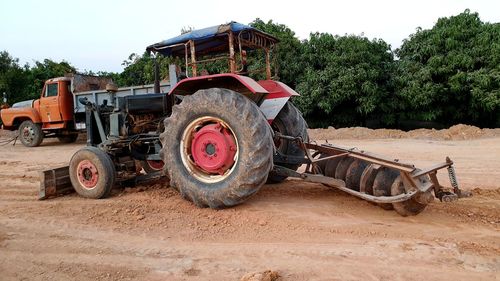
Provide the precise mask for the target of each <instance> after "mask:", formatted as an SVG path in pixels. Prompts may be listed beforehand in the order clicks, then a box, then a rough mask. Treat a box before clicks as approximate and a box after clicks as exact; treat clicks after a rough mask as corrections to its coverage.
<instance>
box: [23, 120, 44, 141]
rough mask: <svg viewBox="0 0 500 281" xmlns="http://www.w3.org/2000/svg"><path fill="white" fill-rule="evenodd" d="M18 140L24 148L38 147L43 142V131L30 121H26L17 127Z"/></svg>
mask: <svg viewBox="0 0 500 281" xmlns="http://www.w3.org/2000/svg"><path fill="white" fill-rule="evenodd" d="M19 138H20V139H21V142H22V143H23V145H24V146H28V147H35V146H39V145H40V144H41V143H42V141H43V131H42V126H41V125H40V124H35V123H33V122H32V121H31V120H26V121H23V123H21V126H19Z"/></svg>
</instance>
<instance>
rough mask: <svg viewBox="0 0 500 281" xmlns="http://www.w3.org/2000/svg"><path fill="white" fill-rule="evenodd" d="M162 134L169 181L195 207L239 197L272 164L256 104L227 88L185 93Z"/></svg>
mask: <svg viewBox="0 0 500 281" xmlns="http://www.w3.org/2000/svg"><path fill="white" fill-rule="evenodd" d="M164 124H165V132H164V133H162V134H161V135H160V139H161V143H162V154H163V162H164V163H165V172H166V174H167V175H168V177H169V178H170V185H171V186H172V187H174V188H176V189H177V190H179V192H180V193H181V195H182V197H183V198H185V199H187V200H190V201H192V202H194V203H195V204H196V205H197V206H199V207H207V206H208V207H210V208H223V207H229V206H234V205H237V204H240V203H242V202H243V201H245V200H246V199H247V198H249V197H250V196H251V195H253V194H255V193H256V192H257V191H258V190H259V189H260V187H261V186H262V185H263V184H264V183H265V182H266V180H267V176H268V173H269V171H270V170H271V169H272V165H273V163H272V153H273V140H272V136H271V129H270V127H269V126H268V125H267V121H266V119H265V118H264V116H263V114H262V113H261V112H260V110H259V108H258V107H257V105H256V104H255V103H254V102H252V101H251V100H250V99H248V98H246V97H244V96H243V95H241V94H238V93H236V92H234V91H231V90H227V89H218V88H213V89H206V90H199V91H197V92H196V93H194V94H193V95H190V96H186V97H184V99H183V101H182V102H181V103H180V104H179V105H176V106H174V107H173V110H172V115H171V116H170V117H168V118H166V119H165V121H164Z"/></svg>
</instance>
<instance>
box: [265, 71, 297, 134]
mask: <svg viewBox="0 0 500 281" xmlns="http://www.w3.org/2000/svg"><path fill="white" fill-rule="evenodd" d="M258 83H259V84H260V85H261V86H262V87H263V88H264V89H266V90H267V91H268V92H269V94H268V95H267V96H266V98H265V100H264V102H262V104H260V110H262V112H263V113H264V116H266V119H267V121H268V122H269V124H271V123H272V122H273V120H274V118H276V116H277V115H278V113H279V112H280V111H281V109H282V108H283V107H284V106H285V104H286V102H287V101H288V100H289V99H290V98H291V97H292V96H300V95H299V93H297V92H296V91H295V90H293V89H292V88H290V87H288V86H287V85H286V84H285V83H282V82H279V81H273V80H260V81H259V82H258Z"/></svg>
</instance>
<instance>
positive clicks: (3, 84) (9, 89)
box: [0, 51, 28, 104]
mask: <svg viewBox="0 0 500 281" xmlns="http://www.w3.org/2000/svg"><path fill="white" fill-rule="evenodd" d="M27 83H28V66H24V67H21V66H20V65H19V59H17V58H13V57H12V56H10V55H9V53H8V52H7V51H2V52H0V98H2V95H3V93H5V94H6V96H7V99H8V103H10V104H12V103H14V102H17V101H19V100H22V99H23V98H24V96H25V95H26V91H27V89H26V86H27ZM0 104H1V102H0Z"/></svg>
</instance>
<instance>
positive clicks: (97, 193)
mask: <svg viewBox="0 0 500 281" xmlns="http://www.w3.org/2000/svg"><path fill="white" fill-rule="evenodd" d="M69 177H70V179H71V184H72V185H73V187H74V188H75V190H76V192H77V193H78V194H80V195H81V196H83V197H86V198H92V199H100V198H105V197H107V196H108V195H109V194H110V193H111V189H112V188H113V185H114V183H115V165H114V163H113V160H111V158H110V157H109V156H108V154H106V153H105V152H104V151H102V150H100V149H98V148H96V147H92V146H89V147H84V148H82V149H80V150H78V151H77V152H76V153H75V154H74V155H73V157H71V161H70V162H69Z"/></svg>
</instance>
